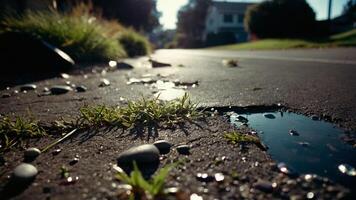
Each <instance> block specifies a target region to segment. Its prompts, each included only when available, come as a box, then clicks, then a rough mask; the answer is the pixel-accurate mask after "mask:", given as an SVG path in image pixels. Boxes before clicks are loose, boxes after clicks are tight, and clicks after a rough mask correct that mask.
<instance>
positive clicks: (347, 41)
mask: <svg viewBox="0 0 356 200" xmlns="http://www.w3.org/2000/svg"><path fill="white" fill-rule="evenodd" d="M342 46H356V29H353V30H351V31H347V32H344V33H340V34H336V35H332V36H330V37H328V38H326V39H319V40H306V39H261V40H257V41H253V42H246V43H240V44H231V45H224V46H216V47H210V48H209V49H218V50H268V49H292V48H327V47H342Z"/></svg>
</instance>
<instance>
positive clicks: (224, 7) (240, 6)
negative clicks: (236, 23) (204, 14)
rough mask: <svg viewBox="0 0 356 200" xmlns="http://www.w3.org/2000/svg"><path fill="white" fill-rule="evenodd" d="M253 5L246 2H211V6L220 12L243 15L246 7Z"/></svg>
mask: <svg viewBox="0 0 356 200" xmlns="http://www.w3.org/2000/svg"><path fill="white" fill-rule="evenodd" d="M250 5H253V3H247V2H224V1H213V4H212V6H213V7H216V8H217V9H218V11H220V12H234V13H236V12H242V13H244V12H245V11H246V9H247V7H248V6H250Z"/></svg>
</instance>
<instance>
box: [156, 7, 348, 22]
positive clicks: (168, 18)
mask: <svg viewBox="0 0 356 200" xmlns="http://www.w3.org/2000/svg"><path fill="white" fill-rule="evenodd" d="M230 1H239V2H261V1H262V0H230ZM307 1H308V3H309V4H310V6H311V7H312V8H313V9H314V11H315V13H316V17H317V19H318V20H321V19H326V18H327V8H328V2H329V0H307ZM187 2H188V0H157V8H158V10H159V11H161V12H162V17H161V18H160V22H161V24H162V25H163V27H164V28H165V29H174V28H175V27H176V22H177V12H178V10H179V8H180V7H182V6H183V5H185V4H186V3H187ZM346 2H347V0H333V9H332V16H333V17H335V16H338V15H340V14H341V12H342V10H343V7H344V5H345V4H346Z"/></svg>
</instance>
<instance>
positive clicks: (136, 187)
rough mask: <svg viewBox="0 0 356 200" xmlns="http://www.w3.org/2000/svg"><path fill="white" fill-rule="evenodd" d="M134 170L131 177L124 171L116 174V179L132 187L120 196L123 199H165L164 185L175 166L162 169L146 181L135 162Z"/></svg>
mask: <svg viewBox="0 0 356 200" xmlns="http://www.w3.org/2000/svg"><path fill="white" fill-rule="evenodd" d="M133 166H134V169H133V171H132V172H131V174H130V175H128V174H126V173H125V172H124V171H120V172H118V173H117V174H116V178H117V179H118V180H120V181H121V182H123V183H125V184H128V185H130V186H131V187H132V188H131V191H129V192H124V193H122V194H119V196H120V195H121V196H120V197H122V199H124V198H125V199H130V200H131V199H132V200H134V199H164V196H165V194H164V186H165V185H164V184H165V181H166V178H167V176H168V174H169V172H170V170H171V169H172V167H173V165H167V166H165V167H163V168H161V169H160V170H159V171H157V172H156V174H155V175H154V176H153V177H152V178H151V179H150V180H146V179H145V178H144V177H143V175H142V173H141V171H140V170H139V169H138V167H137V165H136V163H135V162H134V165H133Z"/></svg>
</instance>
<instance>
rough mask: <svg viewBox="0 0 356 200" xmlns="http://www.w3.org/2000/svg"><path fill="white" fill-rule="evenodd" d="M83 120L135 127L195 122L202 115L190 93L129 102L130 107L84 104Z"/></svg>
mask: <svg viewBox="0 0 356 200" xmlns="http://www.w3.org/2000/svg"><path fill="white" fill-rule="evenodd" d="M80 113H81V116H80V121H81V123H82V124H83V125H84V126H85V125H91V126H93V125H94V126H117V127H124V128H132V127H135V126H138V125H144V126H145V125H152V124H155V125H158V124H163V125H167V126H172V125H174V124H179V123H182V122H184V121H192V120H193V119H195V118H197V117H199V116H200V114H201V112H199V111H197V104H194V103H192V102H191V101H190V98H189V96H188V94H185V95H184V96H183V97H182V98H181V99H179V100H175V101H170V102H161V101H159V100H158V99H157V98H154V99H149V100H147V99H145V98H142V100H140V101H137V102H134V101H130V102H128V105H127V107H108V106H105V105H99V106H84V107H82V108H81V109H80Z"/></svg>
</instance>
